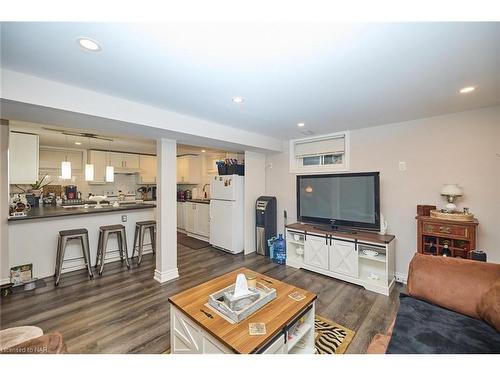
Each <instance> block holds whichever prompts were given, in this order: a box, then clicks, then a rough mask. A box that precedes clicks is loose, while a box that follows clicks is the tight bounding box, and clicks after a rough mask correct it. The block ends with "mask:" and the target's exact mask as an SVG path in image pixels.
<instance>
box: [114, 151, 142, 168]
mask: <svg viewBox="0 0 500 375" xmlns="http://www.w3.org/2000/svg"><path fill="white" fill-rule="evenodd" d="M109 161H110V163H111V165H112V166H113V167H115V168H117V169H139V155H138V154H127V153H124V152H110V153H109Z"/></svg>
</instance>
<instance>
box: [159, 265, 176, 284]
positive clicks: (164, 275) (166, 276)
mask: <svg viewBox="0 0 500 375" xmlns="http://www.w3.org/2000/svg"><path fill="white" fill-rule="evenodd" d="M177 278H179V270H178V269H177V268H174V269H171V270H168V271H164V272H160V271H158V270H155V276H154V279H155V280H156V281H158V282H159V283H160V284H163V283H166V282H167V281H170V280H173V279H177Z"/></svg>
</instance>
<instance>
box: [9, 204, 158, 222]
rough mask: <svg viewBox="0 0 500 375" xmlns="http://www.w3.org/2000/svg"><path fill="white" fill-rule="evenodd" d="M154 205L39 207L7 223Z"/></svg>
mask: <svg viewBox="0 0 500 375" xmlns="http://www.w3.org/2000/svg"><path fill="white" fill-rule="evenodd" d="M155 207H156V204H152V203H134V204H122V205H120V207H113V206H103V207H102V208H94V207H89V208H83V206H82V207H74V208H63V207H57V206H39V207H33V208H32V209H31V210H30V211H29V212H28V213H27V215H26V216H15V217H9V221H24V220H32V219H46V218H54V217H66V216H74V215H87V214H104V213H110V212H116V211H129V210H141V209H151V208H155Z"/></svg>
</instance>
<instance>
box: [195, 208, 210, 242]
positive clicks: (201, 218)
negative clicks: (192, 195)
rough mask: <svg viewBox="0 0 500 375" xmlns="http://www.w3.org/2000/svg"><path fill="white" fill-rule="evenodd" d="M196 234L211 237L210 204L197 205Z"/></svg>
mask: <svg viewBox="0 0 500 375" xmlns="http://www.w3.org/2000/svg"><path fill="white" fill-rule="evenodd" d="M195 233H196V234H198V235H200V236H204V237H208V236H210V207H209V205H208V204H204V203H196V218H195Z"/></svg>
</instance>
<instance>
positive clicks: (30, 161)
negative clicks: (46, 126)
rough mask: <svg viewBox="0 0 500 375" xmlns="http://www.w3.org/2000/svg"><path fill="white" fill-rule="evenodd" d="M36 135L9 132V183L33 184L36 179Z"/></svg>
mask: <svg viewBox="0 0 500 375" xmlns="http://www.w3.org/2000/svg"><path fill="white" fill-rule="evenodd" d="M38 147H39V141H38V135H36V134H28V133H18V132H10V134H9V183H11V184H34V183H35V182H36V181H37V180H38V164H39V154H38Z"/></svg>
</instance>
